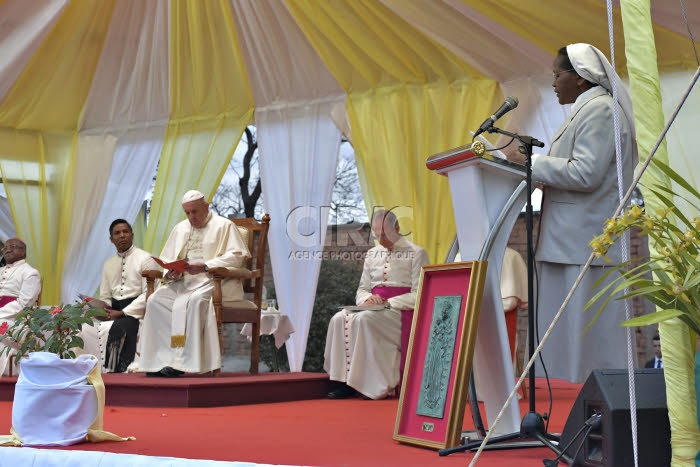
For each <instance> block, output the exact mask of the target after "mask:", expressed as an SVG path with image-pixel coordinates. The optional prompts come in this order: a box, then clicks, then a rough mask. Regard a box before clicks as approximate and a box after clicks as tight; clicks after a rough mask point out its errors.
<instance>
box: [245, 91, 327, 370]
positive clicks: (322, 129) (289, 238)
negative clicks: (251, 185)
mask: <svg viewBox="0 0 700 467" xmlns="http://www.w3.org/2000/svg"><path fill="white" fill-rule="evenodd" d="M335 103H336V102H335V101H326V102H317V103H313V104H307V105H304V106H298V107H287V108H284V109H270V110H258V111H256V116H255V118H256V122H257V128H258V140H259V147H258V149H259V151H260V176H261V179H262V186H263V193H264V199H265V209H266V211H267V212H269V213H270V217H271V220H270V231H269V233H268V236H269V240H268V242H269V246H270V261H271V263H272V270H273V271H274V277H275V293H276V295H277V303H278V305H279V309H280V311H281V312H283V313H285V314H287V315H288V316H289V317H290V319H291V321H292V323H293V324H294V328H295V329H296V330H297V332H295V333H294V334H292V336H291V337H290V339H289V341H288V342H287V356H288V357H289V368H290V370H291V371H301V369H302V365H303V363H304V352H305V350H306V341H307V338H308V336H309V324H310V323H311V314H312V311H313V305H314V298H315V296H316V284H317V283H318V271H319V269H320V267H321V257H320V254H321V253H322V252H323V244H324V242H325V237H326V227H327V226H328V213H329V208H328V206H330V201H331V193H332V189H333V181H334V179H335V171H336V166H337V162H338V152H339V150H340V131H339V130H338V129H337V128H336V126H335V124H334V123H333V121H332V119H331V117H330V112H331V109H332V107H333V105H334V104H335Z"/></svg>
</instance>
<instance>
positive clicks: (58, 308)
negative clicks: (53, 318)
mask: <svg viewBox="0 0 700 467" xmlns="http://www.w3.org/2000/svg"><path fill="white" fill-rule="evenodd" d="M62 311H63V308H61V307H60V306H57V307H56V308H52V309H51V311H50V313H51V314H52V315H57V314H59V313H60V312H62Z"/></svg>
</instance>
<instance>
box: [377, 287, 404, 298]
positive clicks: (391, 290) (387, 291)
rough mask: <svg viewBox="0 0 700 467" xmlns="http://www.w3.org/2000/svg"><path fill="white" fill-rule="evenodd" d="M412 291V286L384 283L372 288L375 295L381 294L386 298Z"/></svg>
mask: <svg viewBox="0 0 700 467" xmlns="http://www.w3.org/2000/svg"><path fill="white" fill-rule="evenodd" d="M410 291H411V288H410V287H385V286H383V285H378V286H376V287H375V288H373V289H372V293H373V294H374V295H379V296H380V297H382V298H383V299H384V300H389V299H390V298H393V297H396V296H397V295H403V294H405V293H408V292H410Z"/></svg>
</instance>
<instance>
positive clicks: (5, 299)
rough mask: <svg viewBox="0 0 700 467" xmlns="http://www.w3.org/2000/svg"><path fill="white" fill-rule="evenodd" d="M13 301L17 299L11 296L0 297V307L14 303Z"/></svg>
mask: <svg viewBox="0 0 700 467" xmlns="http://www.w3.org/2000/svg"><path fill="white" fill-rule="evenodd" d="M15 300H17V297H13V296H11V295H3V296H0V307H3V306H5V305H7V304H8V303H11V302H14V301H15Z"/></svg>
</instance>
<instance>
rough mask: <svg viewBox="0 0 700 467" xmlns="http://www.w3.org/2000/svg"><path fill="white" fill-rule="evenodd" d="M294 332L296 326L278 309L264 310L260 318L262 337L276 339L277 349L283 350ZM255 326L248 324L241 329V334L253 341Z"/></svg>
mask: <svg viewBox="0 0 700 467" xmlns="http://www.w3.org/2000/svg"><path fill="white" fill-rule="evenodd" d="M293 332H294V326H292V322H291V321H290V320H289V316H287V315H285V314H284V313H280V312H279V311H278V310H277V309H276V308H267V309H265V310H262V313H261V316H260V335H261V336H262V335H272V336H274V337H275V347H277V348H278V349H280V348H282V346H283V345H284V343H285V342H286V341H287V339H289V336H290V335H292V333H293ZM252 333H253V325H252V324H251V323H246V324H245V325H244V326H243V329H241V334H242V335H244V336H246V337H247V338H248V341H249V342H250V341H252V340H253V339H252V337H251V334H252Z"/></svg>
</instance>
